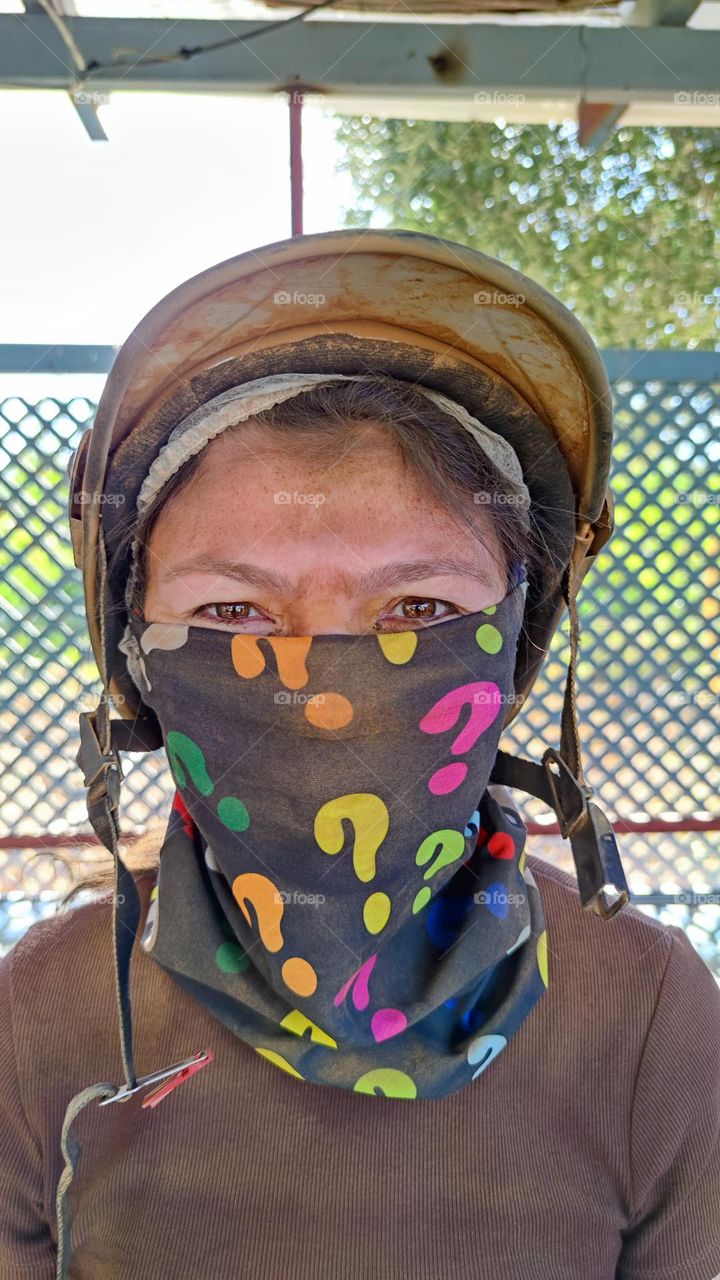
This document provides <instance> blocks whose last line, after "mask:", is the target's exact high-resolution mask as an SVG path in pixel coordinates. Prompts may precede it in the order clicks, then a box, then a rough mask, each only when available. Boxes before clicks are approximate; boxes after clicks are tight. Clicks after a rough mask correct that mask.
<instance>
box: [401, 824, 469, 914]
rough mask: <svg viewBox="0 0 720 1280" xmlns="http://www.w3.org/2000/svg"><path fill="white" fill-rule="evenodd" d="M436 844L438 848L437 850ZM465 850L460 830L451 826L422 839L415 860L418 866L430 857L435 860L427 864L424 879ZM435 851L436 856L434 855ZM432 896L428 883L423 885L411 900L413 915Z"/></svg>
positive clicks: (460, 855)
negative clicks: (430, 864)
mask: <svg viewBox="0 0 720 1280" xmlns="http://www.w3.org/2000/svg"><path fill="white" fill-rule="evenodd" d="M438 845H440V850H439V852H438ZM464 852H465V836H464V835H463V833H462V831H455V830H453V829H452V828H446V829H445V830H443V831H433V832H432V833H431V834H430V835H429V836H426V837H425V839H424V840H423V842H422V844H421V845H420V848H419V849H418V851H417V853H416V854H415V861H416V863H417V865H418V866H419V867H424V866H425V865H426V863H428V862H430V860H431V859H432V858H435V861H434V862H433V863H432V866H429V867H428V869H427V871H426V872H425V876H424V879H425V880H429V879H430V878H431V877H432V876H434V875H436V874H437V872H438V871H440V870H441V869H442V868H443V867H447V866H449V865H450V863H451V862H457V859H458V858H460V857H462V855H463V853H464ZM436 853H437V857H435V855H436ZM431 897H432V889H431V888H430V885H429V884H426V885H424V886H423V888H422V889H421V890H420V891H419V893H417V894H416V896H415V901H414V902H413V915H417V913H418V911H422V908H423V907H424V906H425V904H426V903H427V902H429V901H430V899H431Z"/></svg>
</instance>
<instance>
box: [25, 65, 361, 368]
mask: <svg viewBox="0 0 720 1280" xmlns="http://www.w3.org/2000/svg"><path fill="white" fill-rule="evenodd" d="M99 115H100V118H101V120H102V124H103V127H104V129H105V132H106V133H107V134H108V136H109V139H110V140H109V141H108V142H91V141H90V139H89V138H88V136H87V134H86V132H85V130H84V128H83V126H82V124H81V122H80V119H79V117H78V115H77V113H76V112H75V109H74V107H73V106H72V103H71V102H70V99H69V97H68V95H67V94H66V93H64V92H62V91H48V90H5V91H0V156H1V157H2V188H3V193H4V195H3V197H2V199H1V200H0V343H43V344H45V343H47V344H48V345H50V344H53V343H56V344H57V343H101V344H106V343H109V344H111V345H118V344H119V343H121V342H122V341H123V340H124V339H125V338H126V337H127V335H128V334H129V333H130V331H131V330H132V329H133V328H134V327H135V325H136V324H137V323H138V321H139V320H140V319H142V317H143V316H144V315H145V313H146V312H147V311H148V310H149V309H150V307H152V306H153V305H154V304H155V303H156V302H158V301H159V300H160V298H162V297H163V296H164V295H165V294H166V293H167V292H169V290H170V289H173V288H175V286H176V285H178V284H180V283H181V282H182V281H183V280H185V279H187V277H188V276H192V275H194V274H196V273H197V272H198V271H201V270H203V268H205V267H208V266H211V265H212V264H213V263H216V262H221V261H223V260H224V259H225V258H230V257H233V256H234V255H235V254H238V253H242V252H243V251H245V250H246V249H251V248H255V247H259V246H261V245H264V244H270V243H272V242H273V241H275V240H282V239H285V238H286V237H289V236H290V234H291V228H290V190H289V148H288V112H287V106H286V101H285V97H284V95H282V94H276V95H273V96H272V97H271V98H268V97H264V98H257V99H250V98H248V97H246V96H242V97H240V96H230V95H218V94H213V95H209V94H187V95H180V94H169V93H159V92H152V93H151V92H147V93H139V92H132V93H130V92H128V93H115V94H112V95H111V98H110V101H109V102H108V103H107V104H105V105H102V106H100V108H99ZM333 134H334V124H333V122H332V120H331V119H330V117H329V115H327V114H326V113H325V112H324V111H323V110H322V109H321V108H319V107H315V106H313V105H312V104H309V105H306V106H305V107H304V109H303V164H304V176H305V183H304V186H305V231H306V232H313V231H328V230H331V229H332V228H333V227H339V226H342V206H343V203H344V204H345V205H349V204H350V203H351V202H352V187H351V184H350V180H349V178H348V177H347V176H346V175H344V174H343V175H336V174H335V173H334V166H335V163H336V161H337V160H338V159H339V155H340V151H339V148H338V147H336V144H335V141H334V136H333Z"/></svg>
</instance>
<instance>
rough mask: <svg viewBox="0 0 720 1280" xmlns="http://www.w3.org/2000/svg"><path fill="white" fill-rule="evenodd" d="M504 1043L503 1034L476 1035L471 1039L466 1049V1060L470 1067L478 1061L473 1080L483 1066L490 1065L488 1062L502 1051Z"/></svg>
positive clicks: (481, 1070)
mask: <svg viewBox="0 0 720 1280" xmlns="http://www.w3.org/2000/svg"><path fill="white" fill-rule="evenodd" d="M506 1044H507V1040H506V1038H505V1036H490V1035H485V1036H476V1038H475V1039H474V1040H473V1041H471V1043H470V1045H469V1047H468V1051H467V1060H468V1062H469V1063H470V1066H471V1067H474V1066H476V1065H477V1063H480V1066H479V1067H478V1069H477V1071H475V1072H474V1074H473V1080H477V1078H478V1076H479V1075H481V1074H482V1072H483V1071H484V1070H485V1068H486V1067H489V1066H490V1063H491V1062H492V1061H493V1060H494V1059H495V1058H497V1056H498V1054H499V1053H502V1051H503V1049H504V1048H505V1045H506Z"/></svg>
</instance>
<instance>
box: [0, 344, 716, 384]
mask: <svg viewBox="0 0 720 1280" xmlns="http://www.w3.org/2000/svg"><path fill="white" fill-rule="evenodd" d="M118 350H119V348H118V347H104V346H92V345H86V346H82V345H68V346H49V347H48V346H43V345H42V343H36V344H33V343H4V344H3V343H0V373H25V374H27V373H109V371H110V367H111V365H112V362H113V360H114V358H115V356H116V354H117V352H118ZM600 354H601V356H602V358H603V361H604V364H605V368H606V369H607V374H608V378H609V379H610V381H611V382H619V381H620V379H622V378H631V379H632V381H633V382H652V381H654V380H656V379H657V380H658V381H661V382H716V381H720V351H644V350H640V351H628V350H617V349H612V348H609V349H607V350H606V351H601V352H600Z"/></svg>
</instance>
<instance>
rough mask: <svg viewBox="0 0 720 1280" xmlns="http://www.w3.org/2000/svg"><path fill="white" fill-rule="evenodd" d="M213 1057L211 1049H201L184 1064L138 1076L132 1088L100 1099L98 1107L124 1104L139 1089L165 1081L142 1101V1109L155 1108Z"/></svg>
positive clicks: (126, 1088)
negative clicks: (116, 1103) (110, 1103)
mask: <svg viewBox="0 0 720 1280" xmlns="http://www.w3.org/2000/svg"><path fill="white" fill-rule="evenodd" d="M213 1056H214V1055H213V1051H212V1049H202V1050H201V1051H200V1052H199V1053H194V1054H193V1056H192V1057H191V1058H186V1059H185V1061H184V1062H177V1063H176V1064H175V1066H174V1067H165V1068H164V1069H163V1070H162V1071H153V1072H151V1073H150V1075H148V1076H140V1078H139V1079H138V1080H136V1082H135V1084H134V1086H133V1087H132V1088H128V1086H127V1085H126V1084H124V1085H122V1086H121V1087H120V1088H118V1089H116V1091H115V1093H113V1094H111V1095H110V1097H109V1098H101V1099H100V1102H99V1103H98V1106H100V1107H104V1106H107V1104H108V1102H126V1101H127V1099H128V1098H131V1097H132V1096H133V1094H136V1093H138V1092H139V1091H140V1089H146V1088H147V1086H148V1085H150V1084H157V1083H158V1082H159V1081H165V1083H164V1084H161V1085H160V1088H159V1089H155V1090H154V1091H153V1092H152V1093H149V1094H148V1096H147V1098H144V1099H143V1104H142V1105H143V1106H144V1107H155V1106H157V1104H158V1102H160V1101H162V1099H163V1098H164V1097H166V1096H167V1094H168V1093H171V1092H172V1090H173V1089H175V1088H177V1086H178V1085H179V1084H182V1082H183V1081H184V1080H188V1079H189V1078H190V1076H194V1075H195V1074H196V1073H197V1072H198V1071H201V1070H202V1068H203V1067H206V1066H207V1065H208V1063H209V1062H212V1061H213Z"/></svg>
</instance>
